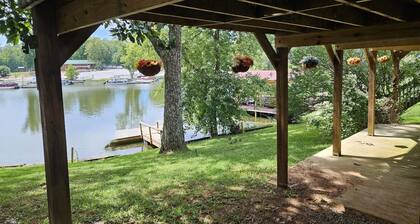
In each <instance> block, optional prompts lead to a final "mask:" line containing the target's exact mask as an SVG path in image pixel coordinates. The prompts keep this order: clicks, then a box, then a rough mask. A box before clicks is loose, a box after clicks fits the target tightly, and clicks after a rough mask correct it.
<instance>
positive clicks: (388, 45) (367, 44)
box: [336, 37, 420, 51]
mask: <svg viewBox="0 0 420 224" xmlns="http://www.w3.org/2000/svg"><path fill="white" fill-rule="evenodd" d="M402 46H413V47H414V48H415V47H416V46H420V37H413V38H403V39H391V40H383V41H377V40H376V41H375V40H372V41H363V42H352V43H346V44H336V48H337V49H340V50H345V49H362V48H372V49H375V50H377V51H378V50H399V49H398V48H397V47H402ZM380 48H383V49H380ZM401 50H404V49H401ZM413 50H415V49H413Z"/></svg>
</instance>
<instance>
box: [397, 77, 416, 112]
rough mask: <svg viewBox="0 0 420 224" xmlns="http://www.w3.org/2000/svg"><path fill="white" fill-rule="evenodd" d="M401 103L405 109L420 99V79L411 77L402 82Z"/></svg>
mask: <svg viewBox="0 0 420 224" xmlns="http://www.w3.org/2000/svg"><path fill="white" fill-rule="evenodd" d="M399 100H400V105H401V109H402V110H405V109H407V108H409V107H411V106H413V105H414V104H416V103H417V102H419V101H420V80H419V79H418V78H415V77H410V78H408V79H406V80H403V83H401V84H400V99H399Z"/></svg>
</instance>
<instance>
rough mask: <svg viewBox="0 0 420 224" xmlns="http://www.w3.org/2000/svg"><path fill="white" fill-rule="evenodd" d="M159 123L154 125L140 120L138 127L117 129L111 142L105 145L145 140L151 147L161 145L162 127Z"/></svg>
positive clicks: (119, 144) (113, 145)
mask: <svg viewBox="0 0 420 224" xmlns="http://www.w3.org/2000/svg"><path fill="white" fill-rule="evenodd" d="M159 126H160V125H159V123H156V124H155V125H151V124H147V123H144V122H140V126H139V128H131V129H124V130H117V131H116V133H115V136H114V138H113V140H112V141H111V143H110V144H109V145H108V146H107V147H116V146H121V145H127V144H132V143H138V142H146V143H147V144H149V145H150V146H152V147H155V148H160V147H161V146H162V141H161V139H162V129H161V127H159Z"/></svg>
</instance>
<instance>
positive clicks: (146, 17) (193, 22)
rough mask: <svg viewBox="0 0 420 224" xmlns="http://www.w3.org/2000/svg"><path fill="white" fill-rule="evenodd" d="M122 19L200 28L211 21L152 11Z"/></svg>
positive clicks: (239, 27)
mask: <svg viewBox="0 0 420 224" xmlns="http://www.w3.org/2000/svg"><path fill="white" fill-rule="evenodd" d="M124 19H128V20H142V21H149V22H157V23H167V24H178V25H183V26H198V27H202V28H209V27H207V26H206V25H208V24H209V23H211V22H210V21H208V20H204V21H203V20H199V19H191V18H183V17H180V16H176V15H162V14H158V13H152V12H144V13H139V14H136V15H131V16H128V17H125V18H124ZM211 28H213V29H221V30H235V31H241V32H261V33H271V34H274V33H276V32H277V31H276V30H270V29H265V28H262V27H250V26H242V25H237V24H225V25H217V26H212V27H211Z"/></svg>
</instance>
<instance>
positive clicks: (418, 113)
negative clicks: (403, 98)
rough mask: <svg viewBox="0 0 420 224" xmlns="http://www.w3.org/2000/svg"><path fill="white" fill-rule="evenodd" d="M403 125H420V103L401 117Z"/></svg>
mask: <svg viewBox="0 0 420 224" xmlns="http://www.w3.org/2000/svg"><path fill="white" fill-rule="evenodd" d="M401 123H402V124H420V102H419V103H417V104H416V105H414V106H412V107H410V108H408V109H407V110H406V111H405V112H404V113H403V114H402V115H401Z"/></svg>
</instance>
